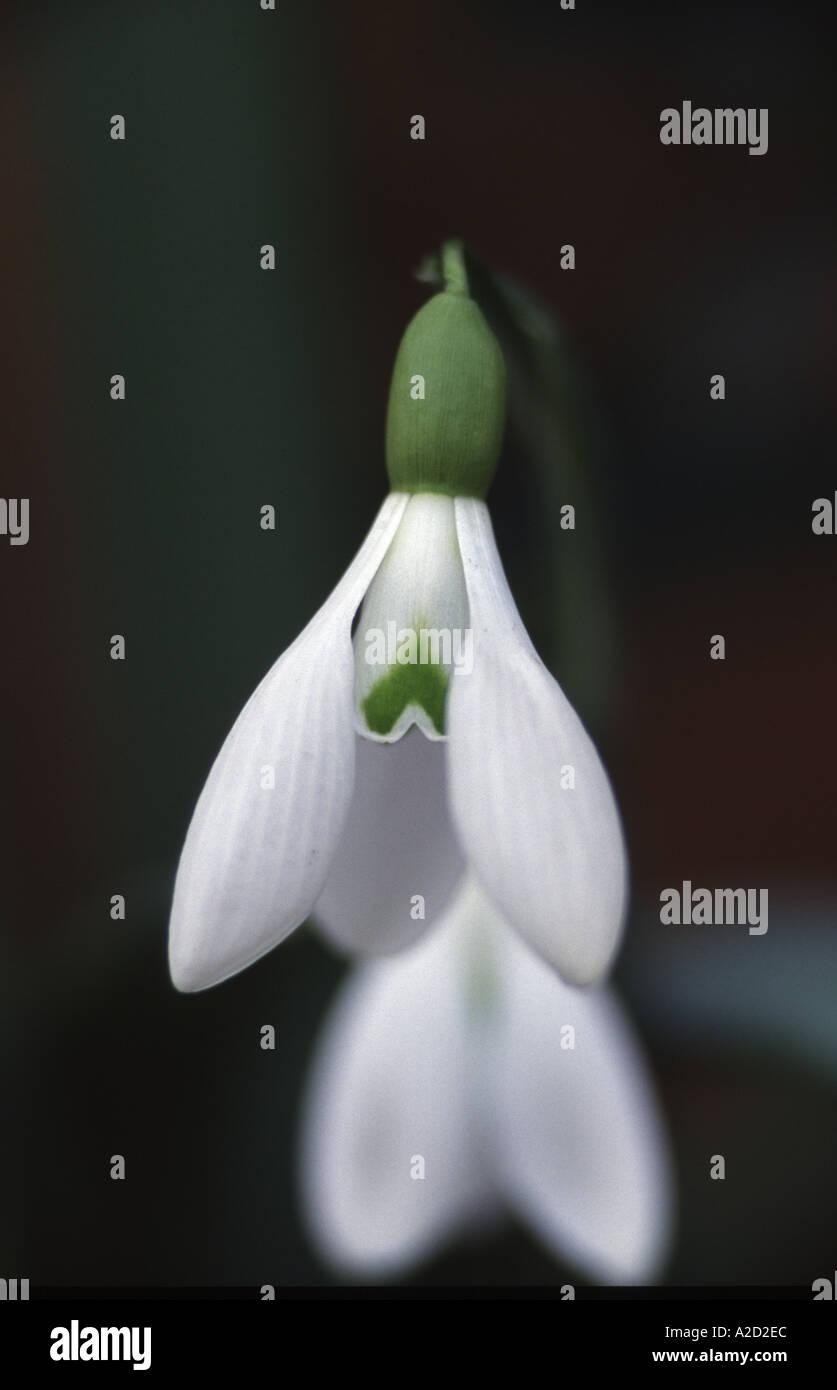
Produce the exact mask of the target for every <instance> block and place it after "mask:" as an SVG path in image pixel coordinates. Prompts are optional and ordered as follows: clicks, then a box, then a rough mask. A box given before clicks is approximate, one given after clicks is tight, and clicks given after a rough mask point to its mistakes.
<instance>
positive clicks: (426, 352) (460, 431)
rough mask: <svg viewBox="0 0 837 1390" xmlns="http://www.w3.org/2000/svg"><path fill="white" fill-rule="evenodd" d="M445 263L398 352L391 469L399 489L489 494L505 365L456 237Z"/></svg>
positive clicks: (501, 420) (390, 420)
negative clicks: (439, 285)
mask: <svg viewBox="0 0 837 1390" xmlns="http://www.w3.org/2000/svg"><path fill="white" fill-rule="evenodd" d="M443 270H444V275H445V282H446V288H445V289H444V290H443V291H442V293H441V294H437V295H434V297H433V298H432V299H431V300H429V302H428V303H427V304H425V305H424V307H423V308H422V309H419V312H418V313H417V314H416V316H415V318H414V319H413V320H412V322H411V323H410V324H409V325H408V327H407V331H406V332H405V334H404V337H403V338H402V339H401V345H400V347H399V349H398V354H397V356H396V359H395V368H394V370H393V374H392V386H391V388H390V394H389V409H388V412H387V444H386V452H387V472H388V473H389V479H390V483H391V485H392V487H393V489H394V490H395V491H396V492H441V493H446V494H447V495H448V496H450V497H481V498H484V497H485V494H486V493H487V491H488V488H489V486H490V484H491V480H492V478H493V476H494V470H495V469H496V467H497V460H498V458H499V456H500V447H501V445H502V442H503V429H504V426H505V420H506V368H505V363H504V361H503V354H502V352H501V350H500V345H499V343H498V342H497V339H496V338H495V337H494V334H493V333H492V332H491V329H490V328H489V326H488V324H487V323H486V321H485V318H484V317H483V314H482V312H481V310H480V308H479V306H478V305H477V304H476V303H475V302H474V300H473V299H471V298H470V296H469V294H468V283H467V278H466V275H465V268H464V263H463V260H462V253H461V249H460V248H459V246H458V245H457V244H455V243H449V244H448V245H447V246H446V247H445V248H444V251H443Z"/></svg>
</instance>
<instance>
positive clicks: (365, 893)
mask: <svg viewBox="0 0 837 1390" xmlns="http://www.w3.org/2000/svg"><path fill="white" fill-rule="evenodd" d="M444 753H445V749H444V744H442V743H430V742H428V740H427V739H425V738H422V736H421V734H420V733H419V732H418V730H417V729H413V730H412V731H411V732H410V733H408V734H407V736H406V737H405V738H403V739H401V741H400V742H399V743H393V744H382V743H370V742H369V741H368V740H367V739H365V738H359V739H358V740H357V748H356V756H357V762H356V767H355V790H354V796H353V798H352V804H351V807H350V808H349V815H348V818H347V820H346V828H345V830H344V831H343V835H342V837H341V840H340V844H339V845H338V847H337V853H336V854H335V856H334V859H333V861H332V865H331V868H330V869H329V874H328V878H327V879H326V884H325V888H324V889H323V891H322V894H321V895H320V897H319V898H318V899H317V902H316V904H315V906H314V918H315V920H316V923H317V925H318V926H319V927H320V928H321V929H322V931H323V932H324V934H325V935H326V936H328V937H329V938H330V939H331V940H332V941H333V942H335V944H336V945H338V946H341V947H343V948H344V949H345V950H348V951H352V952H355V951H361V952H371V953H373V954H375V953H377V952H383V953H385V954H389V953H391V952H393V951H400V950H401V949H402V948H403V947H405V946H408V945H410V944H411V943H412V942H413V941H415V940H416V939H417V938H418V937H419V936H420V935H421V934H422V933H423V932H424V931H425V930H426V929H427V927H428V926H429V925H430V923H431V922H433V921H435V920H436V918H437V917H438V915H439V913H440V912H441V911H442V909H443V908H444V907H445V905H446V904H447V902H448V900H449V899H450V896H451V894H452V892H453V890H454V888H455V887H456V884H457V882H458V881H459V879H460V877H461V875H462V871H463V868H464V863H463V859H462V855H461V852H460V849H459V842H458V840H457V838H456V834H455V832H454V829H453V825H452V823H451V818H450V812H449V810H448V797H447V787H446V784H445V763H444ZM419 896H420V897H421V899H422V900H423V901H422V902H421V903H419V902H417V901H416V899H417V898H418V897H419ZM419 912H420V913H421V915H420V916H417V915H416V914H418V913H419Z"/></svg>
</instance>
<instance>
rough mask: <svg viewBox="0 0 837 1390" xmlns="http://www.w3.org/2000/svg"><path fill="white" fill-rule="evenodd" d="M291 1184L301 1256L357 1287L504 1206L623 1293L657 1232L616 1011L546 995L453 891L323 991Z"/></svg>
mask: <svg viewBox="0 0 837 1390" xmlns="http://www.w3.org/2000/svg"><path fill="white" fill-rule="evenodd" d="M300 1183H301V1194H302V1199H303V1209H304V1212H305V1215H306V1220H307V1224H308V1226H309V1228H310V1231H311V1234H312V1237H313V1240H314V1243H315V1245H316V1247H317V1248H318V1250H319V1252H320V1253H321V1255H322V1256H323V1257H324V1259H325V1260H326V1262H327V1263H329V1264H330V1265H332V1266H333V1267H334V1268H335V1269H336V1270H337V1271H338V1272H340V1273H345V1274H350V1275H361V1276H365V1277H367V1278H376V1277H377V1278H381V1277H385V1278H392V1277H395V1276H397V1275H399V1274H402V1273H404V1272H405V1271H408V1270H409V1269H410V1267H411V1266H413V1265H415V1264H417V1263H418V1262H420V1261H421V1260H423V1259H425V1258H427V1257H429V1256H431V1255H432V1254H434V1253H435V1252H436V1251H437V1250H438V1249H439V1247H441V1246H442V1245H444V1244H445V1243H446V1242H447V1241H448V1240H450V1239H452V1238H453V1237H455V1236H456V1235H457V1234H458V1233H460V1232H462V1231H463V1230H466V1229H467V1228H468V1227H469V1226H478V1225H479V1226H485V1224H486V1223H487V1221H488V1219H489V1218H491V1217H493V1215H494V1212H495V1211H496V1209H497V1208H498V1207H500V1206H505V1207H506V1208H509V1209H511V1210H512V1211H514V1212H515V1213H516V1214H517V1215H518V1216H519V1217H520V1218H522V1219H523V1220H524V1221H525V1222H526V1223H527V1224H528V1225H529V1227H530V1228H531V1230H532V1231H533V1232H534V1234H535V1235H536V1236H538V1237H539V1238H540V1240H541V1241H542V1242H543V1244H544V1245H545V1246H546V1247H547V1248H548V1249H549V1250H551V1251H552V1252H554V1254H555V1255H556V1256H558V1257H559V1258H562V1259H564V1260H565V1261H567V1262H569V1263H570V1264H572V1265H574V1266H576V1267H577V1268H578V1269H579V1270H580V1271H581V1272H583V1273H586V1274H587V1275H589V1276H591V1277H592V1278H593V1279H595V1280H597V1281H600V1282H603V1283H621V1284H632V1283H642V1282H645V1281H647V1280H648V1279H650V1278H652V1277H653V1275H654V1273H655V1271H656V1270H657V1269H658V1268H659V1265H660V1263H661V1260H662V1258H663V1256H664V1254H665V1251H666V1247H667V1244H668V1237H669V1228H670V1224H671V1209H672V1183H671V1177H670V1169H669V1159H668V1153H667V1145H666V1141H665V1138H664V1135H663V1130H662V1125H661V1120H660V1117H659V1113H658V1109H657V1104H656V1101H655V1098H654V1095H653V1091H652V1089H651V1084H650V1081H649V1079H648V1077H647V1074H646V1069H645V1065H644V1063H643V1061H642V1058H641V1055H640V1052H639V1049H638V1047H637V1043H636V1041H635V1040H634V1038H633V1035H632V1032H631V1029H630V1027H629V1025H628V1022H627V1020H626V1018H625V1016H624V1015H623V1013H622V1012H621V1010H620V1008H619V1007H618V1005H617V1003H616V1000H615V999H614V998H613V997H612V995H610V994H609V993H608V992H607V991H606V989H605V988H604V987H603V986H599V987H596V988H593V989H586V990H579V989H575V988H572V987H570V986H567V985H565V984H563V983H562V982H561V980H560V979H559V978H558V976H557V975H556V974H555V972H554V971H553V970H551V969H550V968H549V966H548V965H546V964H544V963H543V962H542V961H541V960H540V959H539V958H538V957H537V956H536V955H535V954H534V953H533V952H532V951H531V950H530V949H529V948H528V946H526V945H525V943H523V942H522V941H521V940H520V939H519V937H518V936H517V934H516V933H514V932H512V931H511V930H510V929H509V928H508V927H507V926H506V925H505V923H504V922H503V921H502V919H501V918H500V917H499V916H498V914H497V913H496V912H495V911H494V909H493V908H492V907H491V905H490V903H489V902H488V900H487V898H486V897H485V895H484V894H483V893H482V892H481V891H480V890H479V889H478V888H477V886H476V885H475V884H474V883H473V881H470V880H468V879H466V881H465V883H464V885H463V887H462V888H461V890H460V892H459V894H458V896H457V897H456V899H455V901H454V902H453V903H452V904H451V905H450V907H449V908H448V909H447V910H446V912H445V913H443V914H442V917H441V919H440V920H439V921H438V922H437V923H436V924H435V926H434V927H433V928H431V930H430V931H429V932H428V933H427V935H426V936H425V937H424V938H423V939H422V940H421V941H419V942H418V943H417V944H416V945H414V946H413V947H412V948H410V949H409V950H407V951H404V952H403V953H402V954H401V955H398V956H395V957H392V958H389V959H384V960H376V961H368V962H365V963H364V964H362V965H360V966H358V967H356V968H355V970H354V971H353V972H352V973H351V974H350V976H349V979H348V981H347V982H346V984H345V985H344V986H343V988H342V992H341V993H340V995H339V996H338V1000H337V1003H336V1006H335V1008H334V1010H333V1012H332V1014H331V1016H330V1018H329V1019H328V1021H327V1023H326V1028H325V1031H324V1034H323V1036H322V1039H321V1041H320V1043H319V1046H318V1051H317V1055H316V1056H315V1059H314V1063H313V1066H312V1071H311V1075H310V1078H309V1082H308V1089H307V1093H306V1101H305V1107H304V1116H303V1124H302V1131H301V1144H300Z"/></svg>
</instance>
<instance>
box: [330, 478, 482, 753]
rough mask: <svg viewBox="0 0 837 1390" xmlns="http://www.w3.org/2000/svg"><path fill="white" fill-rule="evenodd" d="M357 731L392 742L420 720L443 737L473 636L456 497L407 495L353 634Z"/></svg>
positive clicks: (467, 665)
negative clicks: (451, 688) (454, 682)
mask: <svg viewBox="0 0 837 1390" xmlns="http://www.w3.org/2000/svg"><path fill="white" fill-rule="evenodd" d="M354 648H355V719H356V725H357V728H358V731H359V732H360V733H361V734H363V735H364V736H365V737H366V738H371V739H373V740H375V741H377V742H382V743H394V742H395V741H396V740H397V739H399V738H401V737H402V735H403V734H405V733H406V732H407V730H408V729H409V728H410V727H411V726H412V725H413V724H416V725H418V727H419V728H420V729H421V731H422V733H423V734H425V735H426V736H427V738H431V739H440V738H444V737H445V732H446V720H445V705H446V699H447V692H448V683H449V680H450V678H451V676H452V675H454V674H455V673H456V672H457V671H459V670H463V671H468V670H470V665H471V661H472V656H473V639H472V634H471V631H470V629H469V626H468V596H467V592H466V589H465V576H464V573H463V570H462V560H461V558H460V554H459V542H458V541H457V538H456V521H455V513H454V504H453V498H452V497H443V496H441V495H440V494H438V493H430V492H426V493H417V494H416V495H415V496H413V497H411V498H410V501H409V502H408V504H407V508H406V511H405V512H404V516H403V518H402V520H401V524H400V526H399V527H398V530H397V531H396V533H395V536H394V538H393V540H392V541H391V543H390V547H389V550H388V551H387V553H386V555H385V556H384V559H383V561H382V563H381V566H380V568H379V569H378V572H377V574H376V575H375V578H374V579H373V580H372V583H371V584H370V586H369V589H368V591H367V594H366V597H365V599H364V600H363V603H362V605H361V608H360V613H359V616H358V623H357V628H356V630H355V635H354Z"/></svg>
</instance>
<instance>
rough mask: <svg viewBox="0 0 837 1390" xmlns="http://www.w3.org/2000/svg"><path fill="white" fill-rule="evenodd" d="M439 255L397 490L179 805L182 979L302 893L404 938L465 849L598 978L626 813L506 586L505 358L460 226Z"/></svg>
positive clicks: (309, 904) (404, 380) (276, 918)
mask: <svg viewBox="0 0 837 1390" xmlns="http://www.w3.org/2000/svg"><path fill="white" fill-rule="evenodd" d="M445 274H446V282H447V287H446V289H445V290H444V291H442V292H441V293H439V294H437V295H435V296H434V297H433V298H432V299H431V300H430V301H429V302H428V303H427V304H426V305H425V306H424V308H423V309H421V310H420V311H419V313H418V314H417V315H416V317H415V318H414V319H413V321H412V323H411V324H410V325H409V326H408V328H407V331H406V333H405V335H404V338H403V340H402V342H401V345H400V348H399V351H398V355H397V358H396V363H395V368H394V372H393V381H392V389H391V394H390V404H389V411H388V416H387V467H388V472H389V477H390V483H391V488H392V490H391V492H390V494H389V496H388V497H387V498H386V500H385V501H384V503H383V506H382V507H381V509H380V512H379V513H378V516H377V518H376V520H375V522H374V524H373V526H372V529H371V531H370V532H369V535H368V536H367V538H366V540H365V542H364V544H363V545H362V546H361V549H360V551H359V552H358V554H357V556H356V557H355V559H354V560H353V561H352V563H351V564H350V566H349V568H348V570H347V571H346V573H345V575H344V576H343V578H342V580H341V581H340V583H339V584H338V585H337V588H336V589H335V590H334V592H333V593H332V594H331V596H330V597H329V598H328V599H327V601H326V602H325V603H324V604H323V606H322V608H321V609H320V610H319V612H318V613H317V614H316V615H315V616H314V617H313V618H312V620H311V622H310V623H309V624H308V626H307V627H306V628H305V630H304V631H303V632H302V633H301V635H300V636H299V637H298V638H297V640H296V641H295V642H294V643H293V645H292V646H291V647H289V648H288V649H287V651H285V652H284V653H283V655H282V656H281V657H280V658H279V660H278V661H277V662H276V664H275V665H274V666H273V668H272V669H271V670H270V671H269V672H268V674H267V675H266V676H265V678H264V680H263V681H262V682H261V684H260V685H259V686H258V688H257V689H256V691H255V692H254V694H253V695H252V696H251V698H250V700H249V701H248V703H247V704H246V705H245V707H244V709H243V711H242V713H241V714H240V716H239V718H238V719H237V721H236V723H235V724H234V726H233V728H232V730H231V732H230V734H229V736H228V737H227V740H226V742H225V743H224V745H223V747H222V748H221V751H220V753H219V754H218V757H217V759H216V761H215V764H214V766H213V768H212V770H211V772H210V774H209V778H208V780H207V782H206V785H205V787H204V789H203V791H202V793H201V796H200V798H199V800H198V803H197V806H196V808H195V812H194V815H193V817H192V822H191V825H190V826H189V831H188V834H187V836H186V842H185V845H184V848H183V853H182V856H181V859H180V865H179V869H178V873H177V880H176V884H175V892H174V902H173V907H172V914H171V927H170V947H169V961H170V969H171V974H172V979H173V980H174V983H175V985H176V986H177V987H178V988H179V989H181V990H199V989H205V988H207V987H208V986H210V985H214V984H217V983H219V982H220V981H222V980H224V979H226V978H228V977H229V976H231V975H234V974H236V973H237V972H238V971H240V970H243V969H244V968H245V967H246V966H248V965H249V964H251V962H253V961H255V960H256V959H258V957H259V956H261V955H263V954H264V953H265V952H266V951H269V950H270V949H271V948H272V947H274V946H276V945H277V944H278V943H279V942H280V941H282V940H283V939H284V938H285V937H286V936H287V935H288V934H289V933H290V932H292V931H293V930H294V929H295V928H296V927H297V926H299V925H300V923H302V922H303V921H305V919H306V918H307V917H308V916H309V915H310V914H311V913H312V912H313V913H314V915H315V918H316V920H317V921H318V922H319V924H320V925H321V926H322V927H323V928H324V930H325V931H326V932H327V933H328V934H329V935H330V936H331V937H332V938H333V939H335V940H336V941H338V942H339V943H340V944H341V945H342V946H343V947H344V948H346V949H348V950H350V951H359V952H367V953H390V952H393V951H397V950H400V949H401V948H402V947H404V946H406V945H408V944H410V942H411V941H412V940H413V939H414V938H415V937H416V936H417V935H418V934H419V932H421V931H422V930H423V929H424V928H425V927H426V926H427V925H428V924H429V923H430V922H431V921H432V920H433V918H434V917H435V916H436V915H438V913H439V911H440V910H441V909H442V908H443V907H444V905H445V903H446V902H447V901H448V899H449V898H450V895H451V893H452V892H453V890H454V888H455V885H456V883H457V881H458V880H459V878H460V877H461V874H462V872H463V870H464V867H465V865H466V864H467V865H469V866H470V868H471V870H472V871H473V873H474V875H475V876H476V878H477V879H478V880H479V882H480V883H481V884H482V886H483V887H484V889H485V890H486V892H487V893H488V895H489V897H490V898H491V899H492V901H493V902H494V903H495V905H496V907H497V908H498V909H499V910H500V911H501V912H502V913H503V915H504V917H505V918H506V920H507V921H508V922H509V923H511V924H512V925H513V926H514V927H515V928H516V929H517V930H518V931H520V932H521V933H522V934H523V935H524V936H525V937H526V938H527V939H528V940H529V942H530V943H531V944H532V945H533V946H534V947H535V948H536V949H537V950H538V951H540V952H541V953H542V955H543V956H544V957H545V958H546V959H547V960H549V961H550V962H552V964H553V965H554V966H555V967H556V968H557V969H558V971H559V972H560V973H561V974H562V975H563V976H564V978H565V979H567V980H569V981H571V982H573V983H587V982H589V981H592V980H594V979H596V978H597V977H599V976H600V975H601V974H602V973H603V972H604V971H605V970H606V969H607V968H608V966H609V964H610V962H611V959H612V957H613V955H614V953H615V951H616V947H617V944H618V939H619V935H620V932H621V927H622V922H623V917H624V910H625V899H626V882H627V874H626V860H625V852H624V846H623V838H622V829H621V824H620V820H619V815H618V812H617V809H616V805H615V802H614V798H613V794H612V792H611V789H610V786H609V783H608V779H607V776H606V774H605V771H604V769H603V767H602V765H601V762H600V761H599V757H598V754H597V752H596V749H595V747H594V745H593V743H592V742H591V740H590V738H589V736H588V735H587V733H586V731H585V729H584V727H583V725H582V724H581V721H580V720H579V718H578V716H577V715H576V713H575V711H574V710H573V709H572V707H571V706H570V704H569V703H568V701H567V699H566V697H565V696H564V694H563V693H562V691H561V689H560V687H559V686H558V684H557V682H556V681H555V680H554V678H553V677H552V676H551V675H550V673H549V671H548V670H547V669H546V667H545V666H544V664H543V662H542V661H541V660H540V658H539V656H538V654H537V652H536V651H535V649H534V647H533V646H532V643H531V641H530V640H529V637H528V635H527V633H526V630H525V628H524V626H523V623H522V621H521V619H520V615H519V614H518V611H517V609H516V607H515V604H514V600H513V598H512V596H511V593H510V591H509V587H508V583H507V581H506V577H505V574H504V572H503V567H502V564H501V561H500V557H499V555H498V552H497V547H496V544H495V540H494V533H493V530H492V526H491V519H490V517H489V513H488V508H487V506H486V503H485V500H484V498H485V494H486V492H487V489H488V486H489V484H490V481H491V478H492V476H493V473H494V470H495V468H496V463H497V458H498V456H499V451H500V446H501V443H502V435H503V428H504V421H505V368H504V363H503V356H502V353H501V351H500V348H499V345H498V343H497V341H496V339H495V338H494V336H493V334H492V333H491V331H490V329H489V327H488V324H487V323H486V321H485V319H484V317H483V315H482V313H481V311H480V309H479V308H478V306H477V305H476V303H475V302H474V301H473V300H472V299H471V298H470V296H469V294H468V292H467V283H466V281H465V276H464V266H463V261H462V258H461V254H460V252H459V250H458V248H457V247H456V245H455V244H453V245H451V246H449V247H448V248H446V253H445ZM353 625H355V627H356V630H355V632H354V638H353V635H352V633H353ZM413 726H416V727H417V730H419V731H420V732H416V731H415V729H413ZM411 729H413V732H411V733H409V734H408V730H411ZM405 735H407V737H405ZM417 741H418V743H417ZM417 746H418V750H419V751H420V753H421V756H420V757H419V756H417V751H416V749H417ZM417 898H420V899H421V905H420V906H418V905H417V902H416V899H417Z"/></svg>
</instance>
